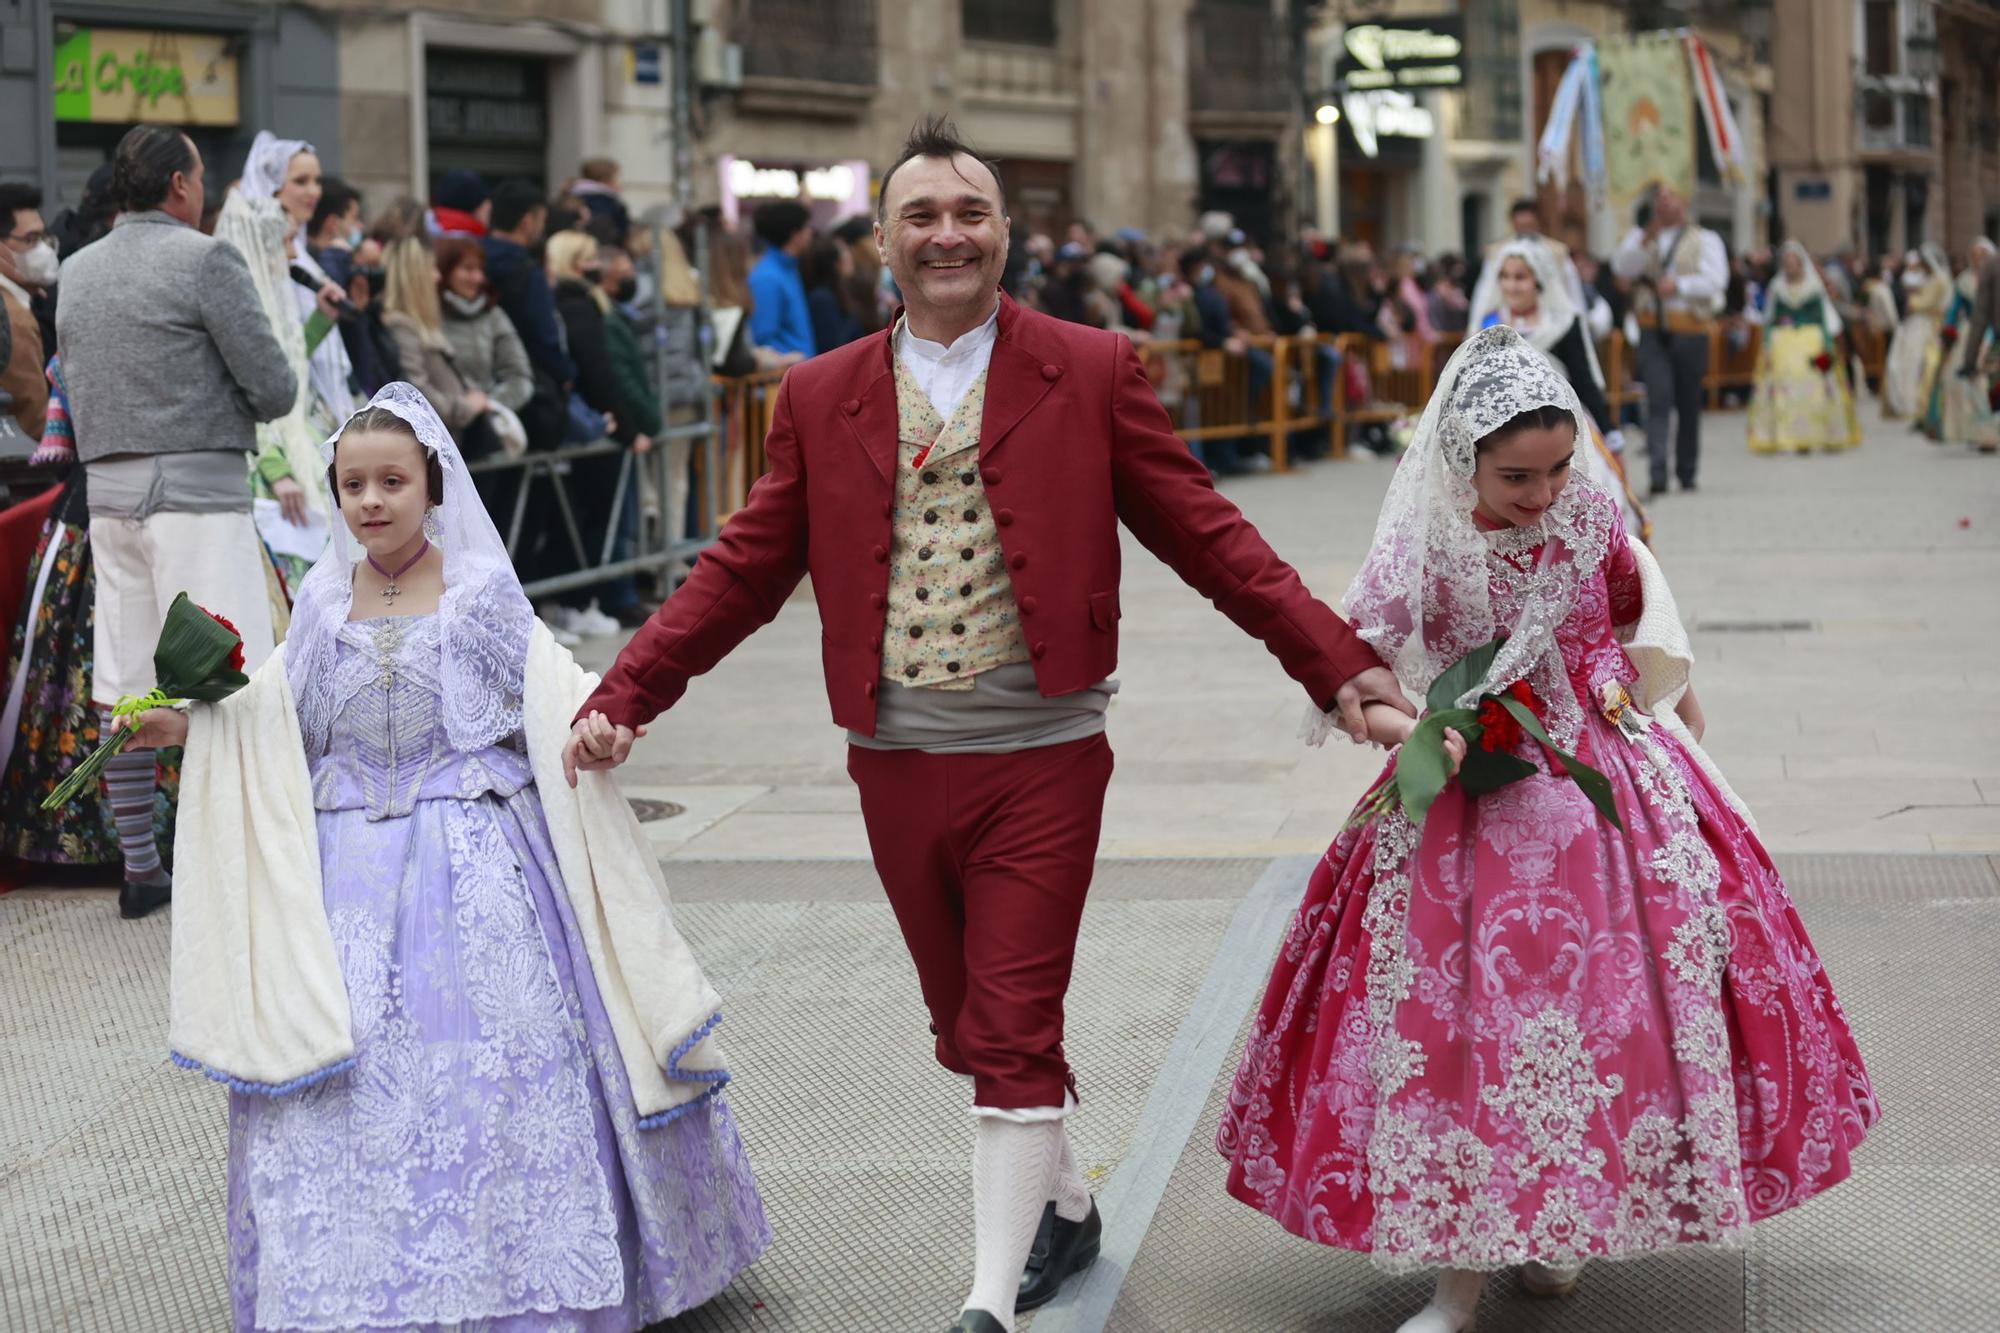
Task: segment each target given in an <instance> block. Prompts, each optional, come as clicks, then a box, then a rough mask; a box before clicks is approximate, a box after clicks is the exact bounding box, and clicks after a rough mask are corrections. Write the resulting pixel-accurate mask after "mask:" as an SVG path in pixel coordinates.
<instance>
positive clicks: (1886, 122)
mask: <svg viewBox="0 0 2000 1333" xmlns="http://www.w3.org/2000/svg"><path fill="white" fill-rule="evenodd" d="M1888 82H1890V81H1889V80H1880V79H1869V80H1863V81H1862V83H1863V86H1862V87H1860V88H1858V89H1857V90H1856V93H1857V95H1856V97H1855V99H1854V103H1855V121H1856V136H1857V138H1858V140H1859V143H1860V147H1861V150H1862V151H1863V152H1871V153H1928V152H1930V151H1931V148H1932V145H1933V143H1934V142H1935V135H1934V132H1933V128H1932V123H1931V122H1932V116H1931V94H1930V93H1929V92H1928V91H1922V92H1911V91H1905V90H1902V89H1900V88H1892V87H1884V86H1882V85H1883V84H1885V83H1888ZM1897 82H1899V83H1900V82H1902V81H1901V80H1898V81H1897ZM1869 84H1873V85H1875V86H1872V87H1870V86H1867V85H1869Z"/></svg>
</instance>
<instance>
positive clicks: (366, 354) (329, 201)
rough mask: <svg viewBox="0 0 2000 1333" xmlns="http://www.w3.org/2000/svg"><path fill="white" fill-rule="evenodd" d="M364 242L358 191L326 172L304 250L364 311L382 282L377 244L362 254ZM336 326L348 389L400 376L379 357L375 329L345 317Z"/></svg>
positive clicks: (364, 389)
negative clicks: (367, 267)
mask: <svg viewBox="0 0 2000 1333" xmlns="http://www.w3.org/2000/svg"><path fill="white" fill-rule="evenodd" d="M368 245H369V242H368V233H367V232H366V231H365V230H363V228H362V224H361V191H359V190H357V189H355V188H354V187H353V186H352V185H349V184H348V183H347V182H346V181H344V180H341V179H340V178H339V177H338V176H328V177H327V178H326V182H325V187H324V189H323V190H322V191H321V193H320V197H319V204H318V205H317V206H316V207H315V208H314V209H313V215H312V221H311V222H310V223H308V224H307V226H306V252H307V253H308V254H309V255H311V256H312V258H313V260H314V262H315V263H317V264H318V265H319V267H320V271H321V272H323V273H325V274H326V276H327V277H328V278H329V279H330V280H332V281H333V282H335V283H337V284H339V286H340V287H341V289H342V290H343V291H344V292H346V294H347V299H348V301H349V302H350V303H351V304H352V305H353V306H354V307H355V309H356V310H357V311H361V312H364V313H365V312H366V311H367V309H368V307H369V305H370V304H371V303H372V300H373V298H374V296H375V294H376V293H378V292H380V291H381V289H382V281H383V279H382V275H381V274H380V272H379V270H380V267H381V254H382V247H381V246H379V245H377V246H374V247H373V253H372V254H370V255H364V253H363V251H364V250H365V249H367V248H368ZM364 259H367V260H371V261H372V263H373V266H374V269H375V270H376V271H375V272H374V274H373V277H372V280H371V279H370V276H369V275H368V274H367V272H366V271H364V269H363V263H364ZM339 327H340V342H341V346H342V347H344V348H345V349H346V351H347V362H348V366H349V374H348V380H349V384H348V387H349V388H350V389H352V390H353V391H354V392H356V393H368V394H372V393H374V392H375V391H376V390H377V389H380V388H381V387H382V386H383V385H384V384H387V383H389V382H390V381H391V380H394V379H397V378H399V377H400V375H399V372H400V367H399V366H397V365H395V364H394V363H393V362H392V361H391V360H390V359H388V358H386V357H384V356H383V354H382V350H381V346H380V343H379V342H378V340H377V338H376V333H377V332H378V328H377V327H371V324H370V321H369V320H367V319H366V318H347V319H343V320H341V321H340V326H339Z"/></svg>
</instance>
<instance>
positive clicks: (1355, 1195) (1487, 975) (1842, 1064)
mask: <svg viewBox="0 0 2000 1333" xmlns="http://www.w3.org/2000/svg"><path fill="white" fill-rule="evenodd" d="M1588 429H1589V427H1588V425H1587V424H1585V422H1584V419H1583V416H1582V410H1581V408H1580V406H1579V404H1578V402H1577V399H1576V395H1575V392H1574V391H1573V390H1572V389H1571V387H1570V386H1569V384H1568V382H1567V381H1566V380H1565V379H1564V378H1563V377H1562V375H1561V374H1560V372H1558V371H1557V370H1555V369H1554V367H1553V366H1551V365H1550V363H1549V362H1548V360H1547V358H1545V357H1543V356H1541V355H1540V354H1538V353H1537V352H1536V351H1535V350H1534V348H1533V347H1532V346H1531V345H1529V344H1528V343H1526V342H1524V341H1523V340H1522V339H1521V337H1520V335H1519V334H1517V333H1515V332H1514V331H1513V330H1512V329H1509V328H1506V327H1498V328H1491V329H1487V330H1485V331H1483V332H1481V333H1479V334H1477V335H1475V336H1474V337H1472V338H1471V339H1469V340H1468V341H1467V342H1466V343H1465V344H1464V346H1462V347H1461V348H1460V349H1459V351H1458V352H1457V353H1456V354H1455V355H1454V356H1453V357H1452V360H1451V363H1450V365H1449V366H1448V367H1447V368H1446V371H1445V374H1444V376H1443V377H1442V379H1441V381H1440V383H1439V386H1438V389H1437V391H1436V393H1435V394H1434V395H1433V396H1432V398H1431V402H1430V405H1429V407H1428V408H1427V409H1426V410H1425V413H1424V417H1423V421H1422V423H1421V424H1420V425H1419V427H1418V430H1417V435H1416V438H1415V441H1414V442H1413V443H1412V445H1411V447H1410V450H1409V452H1408V454H1406V455H1405V457H1404V459H1403V462H1402V465H1401V466H1400V467H1399V468H1398V470H1397V474H1396V477H1395V479H1394V480H1393V481H1392V482H1391V483H1390V488H1389V495H1388V498H1387V500H1386V501H1385V503H1384V506H1383V511H1382V517H1381V520H1380V522H1379V525H1378V527H1377V529H1376V534H1375V542H1374V546H1373V548H1372V549H1371V550H1370V552H1369V555H1368V559H1367V561H1366V562H1365V564H1364V565H1363V567H1362V570H1361V572H1360V574H1359V575H1358V576H1357V577H1356V579H1355V582H1354V585H1353V587H1352V588H1350V589H1349V591H1348V596H1347V606H1348V613H1349V615H1351V616H1352V617H1353V618H1354V621H1355V625H1356V628H1357V629H1359V630H1360V632H1361V634H1362V636H1363V637H1364V638H1366V639H1368V640H1369V641H1370V642H1371V643H1373V644H1374V645H1375V647H1376V649H1377V651H1378V652H1380V653H1381V654H1382V657H1383V659H1384V660H1385V661H1388V662H1391V663H1392V664H1393V665H1394V666H1395V668H1396V671H1397V674H1398V676H1399V677H1400V678H1401V680H1402V683H1403V686H1404V688H1405V689H1406V690H1407V691H1409V693H1410V695H1411V697H1412V698H1417V699H1421V698H1423V697H1424V696H1425V695H1426V693H1427V692H1428V690H1429V688H1430V686H1431V684H1432V682H1433V681H1434V680H1435V679H1436V678H1437V677H1438V676H1439V675H1440V674H1441V673H1442V672H1443V671H1444V669H1445V668H1446V667H1448V666H1450V665H1452V664H1453V663H1454V662H1457V661H1458V660H1459V659H1460V658H1462V657H1464V656H1465V655H1466V654H1467V653H1468V652H1470V651H1471V650H1472V649H1474V648H1477V647H1480V646H1481V645H1484V644H1488V643H1491V642H1492V641H1493V640H1494V639H1495V638H1498V637H1500V636H1502V635H1505V636H1506V643H1505V646H1504V647H1503V648H1502V649H1501V651H1500V652H1499V654H1498V656H1497V657H1496V658H1495V660H1494V663H1493V666H1492V669H1491V670H1490V671H1489V673H1488V674H1487V676H1486V678H1485V679H1484V680H1483V681H1482V682H1481V683H1480V684H1479V686H1478V687H1477V688H1476V689H1474V690H1472V691H1470V692H1468V693H1467V694H1466V695H1464V696H1462V697H1461V698H1460V700H1459V701H1458V702H1459V703H1460V704H1461V705H1470V704H1472V703H1474V702H1476V700H1477V699H1478V698H1479V697H1480V696H1481V695H1483V694H1487V693H1498V692H1501V691H1503V690H1505V689H1507V688H1508V687H1509V686H1511V685H1514V684H1515V683H1516V682H1521V681H1525V682H1527V684H1528V685H1529V686H1531V687H1532V689H1533V691H1534V694H1535V697H1536V699H1537V700H1538V702H1539V705H1540V709H1541V711H1542V713H1543V715H1544V720H1545V724H1546V726H1547V729H1548V732H1549V734H1550V736H1551V738H1552V739H1553V740H1554V741H1555V742H1556V744H1557V745H1558V746H1560V747H1561V748H1562V749H1564V750H1567V751H1569V752H1571V753H1573V754H1575V755H1576V756H1577V758H1579V759H1580V760H1581V761H1582V762H1583V763H1585V764H1588V765H1590V766H1591V767H1593V768H1595V769H1597V770H1598V771H1600V772H1602V773H1603V774H1604V775H1605V776H1606V778H1608V779H1609V781H1610V784H1611V788H1612V791H1613V794H1614V797H1615V801H1616V806H1617V809H1618V811H1619V814H1620V817H1621V820H1622V823H1623V825H1624V827H1623V829H1622V830H1621V829H1620V828H1617V827H1615V826H1613V825H1612V824H1611V823H1610V822H1608V821H1607V820H1605V819H1604V818H1602V817H1601V816H1600V815H1599V814H1598V813H1597V811H1596V810H1595V809H1594V808H1593V807H1592V805H1591V804H1590V802H1589V800H1588V799H1587V798H1586V797H1585V796H1584V794H1583V793H1582V791H1581V790H1579V788H1578V787H1577V786H1576V785H1575V784H1574V783H1572V782H1570V781H1569V780H1567V779H1566V778H1563V777H1559V776H1551V775H1550V773H1549V765H1548V760H1547V759H1546V758H1545V756H1544V755H1543V752H1542V750H1541V748H1540V747H1539V746H1538V745H1537V744H1535V743H1534V742H1533V741H1531V740H1530V741H1526V742H1524V743H1523V744H1522V746H1521V747H1520V748H1519V749H1518V750H1517V751H1516V753H1517V754H1519V755H1520V756H1521V757H1522V758H1525V759H1527V760H1529V761H1530V762H1531V763H1533V764H1534V765H1536V767H1537V768H1538V769H1539V772H1537V773H1536V774H1535V775H1533V776H1529V777H1526V778H1523V779H1521V780H1520V781H1518V782H1515V783H1513V784H1512V785H1509V786H1505V787H1502V788H1500V789H1499V790H1497V791H1495V792H1492V793H1490V794H1488V795H1485V796H1481V797H1477V798H1475V797H1470V796H1467V795H1466V794H1465V793H1464V792H1463V791H1462V790H1461V788H1460V787H1459V785H1458V784H1457V783H1456V782H1454V783H1451V784H1450V785H1448V786H1447V787H1446V788H1445V791H1444V793H1443V794H1442V795H1441V796H1440V797H1439V798H1438V800H1437V801H1436V803H1435V804H1434V805H1432V806H1431V808H1430V810H1429V812H1428V814H1427V815H1426V816H1425V817H1424V819H1423V821H1422V823H1421V825H1418V824H1414V823H1412V822H1411V820H1410V818H1409V817H1408V816H1407V815H1406V814H1404V813H1403V812H1401V811H1400V810H1394V811H1391V812H1390V813H1389V814H1387V815H1384V816H1382V817H1380V818H1379V819H1377V820H1375V821H1374V822H1372V823H1369V824H1366V825H1363V826H1361V827H1358V828H1350V829H1349V830H1347V831H1344V832H1343V833H1342V834H1341V835H1340V836H1339V837H1338V838H1337V839H1336V840H1335V841H1334V843H1333V846H1332V847H1331V848H1330V849H1329V850H1328V852H1327V854H1326V857H1325V859H1324V860H1323V861H1322V862H1321V864H1320V865H1319V867H1318V868H1317V870H1316V871H1315V873H1314V875H1313V877H1312V880H1311V883H1310V884H1309V886H1308V887H1307V890H1306V894H1305V900H1304V902H1303V903H1301V904H1300V907H1299V912H1298V916H1297V918H1296V919H1295V921H1294V922H1293V924H1292V928H1291V930H1290V932H1289V933H1288V935H1287V936H1286V938H1285V941H1284V944H1283V947H1282V949H1281V950H1280V952H1279V956H1278V959H1277V961H1276V963H1275V965H1274V967H1273V970H1272V976H1271V981H1270V986H1269V989H1268V990H1267V992H1266V994H1265V998H1264V1004H1263V1007H1262V1009H1261V1011H1260V1012H1259V1014H1258V1017H1257V1021H1256V1024H1255V1026H1254V1027H1253V1029H1252V1030H1251V1033H1250V1038H1249V1045H1248V1047H1247V1049H1246V1050H1245V1052H1244V1057H1243V1064H1242V1067H1241V1068H1240V1070H1239V1071H1238V1072H1237V1076H1236V1080H1235V1084H1234V1087H1233V1088H1232V1090H1231V1094H1230V1099H1229V1105H1228V1107H1227V1108H1226V1110H1225V1113H1224V1115H1223V1120H1222V1127H1221V1132H1220V1134H1219V1136H1218V1141H1217V1146H1218V1148H1219V1149H1220V1151H1221V1152H1222V1155H1223V1156H1224V1157H1226V1158H1227V1159H1229V1178H1228V1189H1229V1192H1230V1193H1231V1194H1233V1195H1235V1196H1236V1197H1237V1198H1238V1199H1241V1200H1242V1201H1243V1202H1245V1203H1247V1204H1249V1205H1250V1206H1251V1207H1253V1208H1256V1209H1258V1210H1259V1211H1261V1212H1264V1213H1268V1214H1269V1215H1270V1216H1271V1217H1273V1218H1274V1219H1276V1220H1277V1221H1278V1222H1279V1224H1281V1225H1282V1226H1284V1227H1285V1228H1286V1229H1287V1230H1288V1231H1291V1232H1294V1233H1295V1234H1297V1235H1300V1236H1303V1237H1305V1238H1307V1239H1309V1240H1315V1241H1319V1242H1321V1243H1322V1244H1327V1245H1338V1246H1341V1247H1344V1248H1347V1249H1353V1250H1361V1251H1365V1252H1367V1253H1368V1254H1370V1255H1371V1256H1373V1258H1374V1261H1375V1262H1376V1263H1377V1264H1379V1265H1381V1266H1382V1267H1383V1268H1385V1269H1387V1270H1389V1271H1392V1272H1405V1271H1410V1270H1414V1269H1418V1268H1431V1269H1437V1270H1439V1277H1438V1284H1437V1289H1436V1292H1435V1294H1434V1295H1433V1296H1432V1298H1431V1302H1430V1304H1428V1305H1427V1306H1425V1307H1424V1309H1423V1310H1422V1311H1420V1312H1419V1313H1418V1314H1417V1315H1416V1316H1415V1317H1413V1318H1412V1319H1410V1320H1409V1321H1408V1322H1407V1323H1405V1324H1404V1325H1403V1327H1402V1330H1401V1333H1459V1331H1460V1330H1464V1329H1469V1328H1470V1327H1471V1326H1472V1321H1473V1315H1474V1311H1475V1308H1476V1306H1477V1304H1478V1300H1479V1294H1480V1291H1481V1289H1482V1287H1483V1285H1484V1282H1485V1276H1486V1274H1487V1273H1488V1272H1491V1271H1492V1270H1494V1269H1498V1268H1504V1267H1511V1266H1515V1265H1521V1266H1524V1271H1523V1274H1522V1276H1523V1281H1524V1284H1525V1285H1526V1286H1527V1287H1528V1288H1529V1290H1530V1291H1533V1292H1536V1293H1538V1294H1560V1293H1563V1292H1566V1291H1568V1290H1569V1289H1570V1288H1571V1287H1573V1286H1574V1285H1575V1283H1576V1281H1577V1277H1578V1274H1579V1271H1580V1269H1581V1267H1582V1264H1583V1261H1584V1260H1586V1259H1589V1258H1627V1257H1633V1256H1638V1255H1643V1254H1647V1253H1649V1252H1651V1251H1654V1250H1660V1249H1664V1248H1666V1247H1668V1246H1672V1245H1688V1244H1710V1245H1742V1244H1743V1243H1744V1242H1745V1240H1746V1239H1747V1236H1748V1231H1749V1227H1750V1224H1751V1223H1752V1222H1754V1221H1756V1220H1758V1219H1759V1218H1763V1217H1768V1216H1770V1215H1771V1214H1773V1213H1776V1212H1779V1211H1781V1210H1783V1209H1785V1208H1789V1207H1792V1206H1793V1205H1796V1204H1799V1203H1802V1202H1804V1201H1805V1200H1806V1199H1808V1198H1810V1197H1812V1196H1813V1195H1814V1194H1816V1193H1818V1192H1819V1191H1821V1190H1823V1189H1825V1188H1826V1187H1827V1186H1829V1185H1832V1184H1834V1183H1835V1182H1837V1181H1839V1180H1842V1179H1844V1178H1845V1177H1846V1175H1847V1174H1848V1171H1849V1165H1850V1164H1849V1154H1850V1153H1851V1152H1852V1151H1853V1150H1854V1148H1855V1147H1856V1146H1857V1145H1858V1144H1859V1143H1860V1142H1861V1140H1862V1137H1863V1136H1864V1135H1865V1134H1866V1133H1867V1131H1868V1129H1869V1127H1870V1126H1871V1125H1872V1124H1874V1122H1875V1120H1876V1119H1877V1118H1878V1116H1879V1115H1880V1111H1879V1108H1878V1106H1877V1104H1876V1101H1875V1097H1874V1093H1873V1091H1872V1090H1871V1088H1870V1086H1869V1082H1868V1075H1867V1073H1866V1071H1865V1070H1864V1069H1863V1068H1862V1063H1861V1057H1860V1054H1859V1052H1858V1051H1857V1050H1856V1049H1855V1045H1854V1039H1853V1037H1852V1035H1851V1034H1850V1033H1849V1030H1848V1025H1847V1020H1846V1017H1845V1015H1844V1014H1843V1013H1842V1011H1841V1008H1840V1002H1839V1001H1838V1000H1837V999H1835V998H1834V994H1833V990H1832V988H1831V986H1830V984H1829V983H1828V980H1827V977H1826V972H1825V969H1824V968H1823V967H1822V966H1821V963H1820V960H1819V958H1818V956H1817V955H1816V954H1815V953H1814V951H1813V947H1812V944H1811V942H1810V941H1809V940H1808V939H1807V938H1806V933H1805V928H1804V927H1803V926H1802V925H1801V924H1800V922H1799V918H1798V915H1797V913H1796V912H1795V911H1794V909H1793V906H1792V902H1791V899H1790V897H1789V896H1788V895H1787V893H1786V891H1785V886H1784V884H1783V882H1782V881H1781V880H1780V879H1779V876H1778V873H1777V871H1776V870H1775V869H1774V868H1773V867H1772V864H1771V859H1770V857H1769V856H1768V855H1767V854H1766V852H1765V850H1764V848H1763V846H1762V845H1761V844H1760V843H1759V841H1758V839H1757V835H1756V833H1755V831H1754V828H1753V827H1752V825H1751V823H1750V820H1749V817H1748V814H1747V812H1745V811H1744V810H1743V809H1742V808H1741V806H1740V804H1739V803H1738V802H1737V801H1736V798H1735V795H1734V793H1732V792H1731V791H1730V790H1729V788H1728V786H1727V784H1726V783H1724V782H1723V781H1722V779H1721V777H1720V775H1719V774H1717V773H1716V772H1715V771H1714V769H1713V766H1712V765H1711V764H1710V763H1709V761H1708V759H1707V756H1706V755H1705V754H1703V753H1702V751H1701V748H1700V746H1699V744H1698V743H1697V740H1696V735H1697V733H1698V731H1699V729H1700V726H1701V715H1700V710H1699V708H1698V707H1697V706H1696V705H1695V704H1694V701H1693V696H1692V695H1690V694H1687V693H1685V689H1686V667H1687V663H1688V655H1687V652H1686V644H1685V639H1684V637H1683V636H1682V634H1681V631H1680V627H1679V616H1678V613H1677V612H1676V611H1675V610H1674V608H1673V604H1672V600H1671V597H1670V595H1669V594H1668V593H1667V591H1666V587H1665V584H1664V582H1663V581H1662V580H1661V579H1660V578H1659V575H1658V568H1657V566H1656V565H1654V564H1653V563H1652V557H1651V556H1650V555H1649V554H1648V553H1647V552H1646V550H1645V548H1644V547H1642V546H1640V545H1639V544H1637V543H1636V542H1633V541H1632V540H1630V539H1629V538H1628V537H1627V536H1626V533H1625V530H1624V527H1623V525H1622V524H1621V523H1620V522H1619V518H1618V508H1617V505H1616V504H1615V503H1614V502H1613V501H1612V500H1611V498H1610V497H1609V496H1607V495H1605V494H1604V493H1603V492H1601V491H1599V490H1598V489H1597V488H1596V487H1595V486H1593V485H1592V484H1591V483H1590V482H1589V480H1588V479H1587V478H1586V477H1585V476H1584V475H1583V472H1582V469H1581V468H1577V469H1576V470H1575V474H1574V475H1572V472H1571V462H1570V460H1571V457H1572V454H1573V453H1574V450H1575V449H1576V447H1577V441H1579V440H1586V441H1587V439H1588V435H1587V433H1586V432H1587V431H1588ZM1676 701H1678V709H1677V708H1676ZM1369 721H1370V728H1371V734H1372V736H1373V738H1374V739H1375V740H1376V741H1377V742H1378V743H1381V744H1384V745H1389V746H1395V745H1398V744H1401V743H1402V741H1403V740H1405V739H1406V738H1407V737H1408V735H1409V734H1410V732H1411V731H1412V730H1413V728H1414V726H1415V724H1414V722H1412V720H1411V719H1409V718H1407V717H1404V716H1402V715H1401V714H1399V713H1396V712H1395V711H1394V710H1392V709H1389V708H1386V707H1380V706H1377V707H1371V709H1370V710H1369ZM1690 727H1692V728H1693V730H1692V731H1691V730H1690ZM1464 744H1465V742H1464V739H1463V738H1462V737H1459V736H1458V735H1457V734H1456V733H1452V734H1451V735H1450V737H1449V745H1450V749H1451V753H1452V756H1453V759H1454V761H1456V760H1458V759H1462V758H1463V755H1464ZM1385 777H1386V774H1385Z"/></svg>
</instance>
